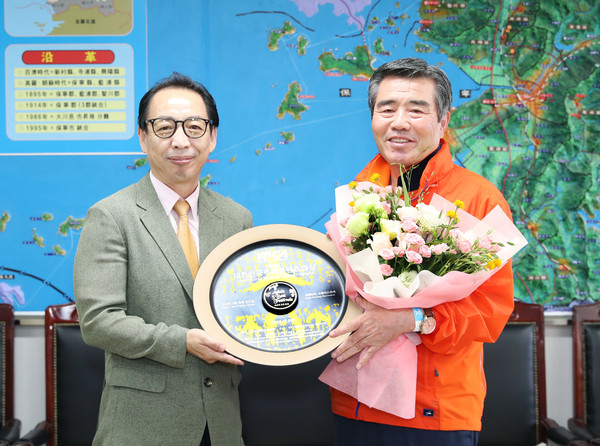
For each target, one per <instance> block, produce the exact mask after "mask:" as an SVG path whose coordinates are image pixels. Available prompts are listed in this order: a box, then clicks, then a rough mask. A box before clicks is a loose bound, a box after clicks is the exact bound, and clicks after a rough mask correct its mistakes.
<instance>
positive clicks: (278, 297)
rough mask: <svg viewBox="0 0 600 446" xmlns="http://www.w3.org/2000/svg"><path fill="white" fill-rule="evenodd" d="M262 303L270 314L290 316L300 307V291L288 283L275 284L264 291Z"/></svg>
mask: <svg viewBox="0 0 600 446" xmlns="http://www.w3.org/2000/svg"><path fill="white" fill-rule="evenodd" d="M262 303H263V306H264V307H265V310H267V311H268V312H270V313H274V314H288V313H290V312H292V311H293V310H294V308H296V306H297V305H298V291H296V288H294V287H293V286H292V285H291V284H289V283H287V282H273V283H271V284H270V285H269V286H267V287H265V289H264V290H263V292H262Z"/></svg>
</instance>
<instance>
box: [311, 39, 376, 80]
mask: <svg viewBox="0 0 600 446" xmlns="http://www.w3.org/2000/svg"><path fill="white" fill-rule="evenodd" d="M373 60H374V58H373V56H371V54H370V53H369V48H368V47H366V46H363V45H361V46H357V47H356V48H355V49H354V52H353V53H350V52H348V53H346V55H345V56H344V57H342V58H340V59H338V58H336V57H335V56H334V55H333V53H331V52H325V53H323V54H321V55H320V56H319V62H321V65H320V67H319V69H320V70H321V71H323V72H328V71H338V72H340V73H342V74H349V75H351V76H356V77H364V78H367V79H369V78H370V77H371V75H372V74H373V72H374V71H375V69H374V68H373V67H372V66H371V63H372V62H373Z"/></svg>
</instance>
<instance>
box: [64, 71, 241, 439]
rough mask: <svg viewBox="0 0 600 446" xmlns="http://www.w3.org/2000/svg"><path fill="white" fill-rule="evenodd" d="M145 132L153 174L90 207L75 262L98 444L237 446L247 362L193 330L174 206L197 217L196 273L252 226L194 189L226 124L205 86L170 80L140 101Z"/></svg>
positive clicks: (189, 280)
mask: <svg viewBox="0 0 600 446" xmlns="http://www.w3.org/2000/svg"><path fill="white" fill-rule="evenodd" d="M138 124H139V128H138V136H139V140H140V145H141V147H142V151H143V152H145V153H146V154H147V155H148V162H149V164H150V172H149V173H148V174H147V175H146V176H144V177H143V178H142V179H141V180H140V181H139V182H137V183H136V184H133V185H131V186H129V187H127V188H125V189H123V190H121V191H119V192H117V193H115V194H113V195H111V196H109V197H107V198H105V199H103V200H101V201H99V202H98V203H96V204H95V205H94V206H92V207H91V208H90V210H89V212H88V214H87V217H86V220H85V227H84V229H83V232H82V234H81V239H80V241H79V246H78V249H77V254H76V257H75V270H74V287H75V301H76V304H77V310H78V313H79V318H80V321H81V332H82V335H83V338H84V340H85V342H87V343H88V344H90V345H94V346H96V347H99V348H102V349H104V350H105V352H106V355H105V358H106V364H105V385H104V390H103V394H102V401H101V404H100V415H99V420H98V429H97V432H96V436H95V438H94V443H93V444H94V445H95V446H98V445H110V446H117V445H139V446H142V445H143V446H149V445H167V444H177V445H190V446H198V445H199V444H201V445H202V446H204V445H211V444H212V446H220V445H222V446H233V445H242V444H243V441H242V436H241V420H240V413H239V412H240V411H239V398H238V384H239V382H240V379H241V375H240V372H239V370H238V367H237V366H238V365H242V361H241V360H239V359H238V358H235V357H233V356H231V355H229V354H227V353H226V352H225V347H224V346H223V345H222V344H221V343H219V342H217V341H215V340H214V339H213V338H211V337H210V335H208V334H207V333H206V332H205V331H204V330H202V328H201V327H200V325H199V323H198V320H197V318H196V316H195V313H194V308H193V301H192V289H193V285H194V274H195V272H192V271H191V267H190V266H189V265H188V262H187V260H186V256H185V254H184V250H183V248H182V246H181V245H180V243H179V240H178V238H177V235H176V233H177V228H178V222H179V216H178V214H177V213H176V212H175V211H174V209H173V206H174V205H175V203H176V202H178V201H180V200H185V201H187V202H188V204H189V206H190V207H191V209H190V211H189V213H188V219H189V227H190V229H191V232H192V237H193V239H194V242H195V246H196V249H197V254H198V259H199V263H202V260H203V259H204V258H205V257H206V256H207V255H208V253H209V252H210V251H211V250H212V249H213V248H214V247H215V246H217V245H218V244H219V243H220V242H221V241H223V240H225V239H226V238H228V237H229V236H231V235H233V234H235V233H236V232H239V231H242V230H244V229H247V228H249V227H251V226H252V216H251V215H250V212H248V210H246V209H245V208H243V207H242V206H240V205H239V204H237V203H235V202H233V201H232V200H230V199H228V198H225V197H223V196H221V195H219V194H217V193H215V192H212V191H210V190H207V189H205V188H202V187H200V186H199V178H200V171H201V169H202V167H203V166H204V164H205V163H206V161H207V159H208V155H209V154H210V153H211V152H212V151H213V150H214V148H215V146H216V142H217V127H218V125H219V116H218V114H217V108H216V105H215V102H214V100H213V98H212V96H211V95H210V93H209V92H208V91H207V90H206V88H204V86H202V85H201V84H199V83H197V82H195V81H193V80H192V79H190V78H188V77H186V76H182V75H180V74H177V73H174V74H173V75H172V76H171V77H169V78H167V79H165V80H163V81H161V82H159V83H158V84H156V85H155V86H154V87H153V88H152V89H150V90H149V91H148V92H147V93H146V94H145V95H144V97H143V98H142V100H141V101H140V107H139V118H138Z"/></svg>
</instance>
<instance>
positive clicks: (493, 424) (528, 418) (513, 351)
mask: <svg viewBox="0 0 600 446" xmlns="http://www.w3.org/2000/svg"><path fill="white" fill-rule="evenodd" d="M483 367H484V370H485V376H486V380H487V396H486V399H485V404H484V409H483V418H482V425H483V426H482V430H481V433H480V437H479V445H480V446H513V445H514V446H517V445H523V446H533V445H537V444H539V443H540V442H542V441H545V440H546V435H545V432H544V429H543V426H542V425H541V421H542V420H544V419H545V418H546V369H545V354H544V310H543V307H542V306H540V305H535V304H526V303H523V302H515V309H514V311H513V313H512V315H511V317H510V319H509V321H508V323H507V325H506V327H505V328H504V330H503V331H502V334H501V335H500V337H499V338H498V340H497V341H496V342H495V343H493V344H485V345H484V356H483Z"/></svg>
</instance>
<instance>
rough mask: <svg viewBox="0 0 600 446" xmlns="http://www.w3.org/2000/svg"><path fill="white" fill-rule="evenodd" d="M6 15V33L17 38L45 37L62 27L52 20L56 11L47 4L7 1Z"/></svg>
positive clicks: (16, 0)
mask: <svg viewBox="0 0 600 446" xmlns="http://www.w3.org/2000/svg"><path fill="white" fill-rule="evenodd" d="M4 14H5V16H4V17H5V19H4V26H5V29H6V32H7V33H8V34H10V35H12V36H16V37H26V36H31V37H39V36H45V35H48V34H49V33H50V32H51V31H52V30H53V29H54V28H56V27H58V26H59V25H60V22H55V21H54V20H53V19H52V14H54V10H53V9H52V7H51V6H50V5H48V4H46V3H45V2H39V1H33V0H31V1H27V2H24V1H19V0H5V4H4Z"/></svg>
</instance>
